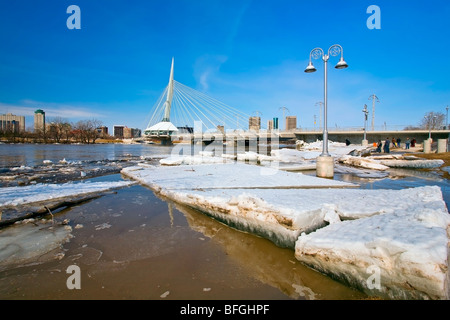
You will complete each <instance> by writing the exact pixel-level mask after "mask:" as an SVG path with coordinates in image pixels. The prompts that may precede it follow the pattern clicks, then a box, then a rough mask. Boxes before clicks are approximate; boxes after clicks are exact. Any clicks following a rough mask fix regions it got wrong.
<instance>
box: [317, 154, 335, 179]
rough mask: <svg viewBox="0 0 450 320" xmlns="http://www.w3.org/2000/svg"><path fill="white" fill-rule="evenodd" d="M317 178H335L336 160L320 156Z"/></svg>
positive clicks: (318, 158)
mask: <svg viewBox="0 0 450 320" xmlns="http://www.w3.org/2000/svg"><path fill="white" fill-rule="evenodd" d="M316 176H317V177H320V178H333V177H334V159H333V157H331V156H319V157H317V159H316Z"/></svg>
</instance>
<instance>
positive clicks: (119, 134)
mask: <svg viewBox="0 0 450 320" xmlns="http://www.w3.org/2000/svg"><path fill="white" fill-rule="evenodd" d="M123 129H125V126H114V132H113V134H114V138H116V139H123V133H124V132H123V131H124V130H123Z"/></svg>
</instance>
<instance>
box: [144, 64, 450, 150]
mask: <svg viewBox="0 0 450 320" xmlns="http://www.w3.org/2000/svg"><path fill="white" fill-rule="evenodd" d="M250 117H251V116H250V115H248V114H246V113H244V112H242V111H240V110H238V109H236V108H233V107H230V106H228V105H226V104H224V103H222V102H220V101H218V100H216V99H213V98H211V97H209V96H207V95H206V94H204V93H202V92H199V91H197V90H194V89H192V88H190V87H188V86H186V85H184V84H182V83H180V82H178V81H175V80H174V59H172V65H171V70H170V77H169V83H168V85H167V87H166V88H165V89H164V91H163V92H162V94H161V95H160V97H159V99H158V100H157V102H156V103H155V105H154V106H153V108H152V111H151V118H150V121H149V123H148V125H147V128H146V129H145V130H144V135H145V137H146V138H147V139H152V140H159V141H161V143H162V144H171V143H172V142H173V141H177V140H178V141H180V140H182V141H189V142H194V141H201V142H205V143H208V142H211V141H219V140H220V141H224V142H225V141H227V142H230V141H234V142H237V141H247V142H248V141H250V140H263V141H268V142H270V141H273V140H274V139H276V140H278V141H283V140H295V139H298V140H304V141H307V142H310V141H315V140H321V139H322V138H323V135H322V133H321V132H318V131H315V130H314V131H313V130H298V129H296V130H290V131H279V130H271V131H268V130H260V131H253V130H248V129H246V128H248V126H249V118H250ZM432 133H433V138H434V139H447V138H449V133H450V131H449V130H448V129H447V128H446V129H443V130H386V129H385V130H381V131H373V130H372V131H367V138H368V139H369V140H370V141H371V142H375V141H378V140H384V139H385V138H386V137H391V138H392V137H401V138H402V139H403V141H405V139H406V138H407V137H410V138H411V137H415V138H416V139H418V141H421V140H426V139H427V138H428V137H429V136H431V134H432ZM328 134H329V136H330V139H332V140H334V141H341V142H343V141H344V140H345V139H347V138H349V139H350V141H351V143H361V140H362V138H363V135H364V129H363V128H360V129H359V130H358V129H357V130H343V131H342V130H333V129H331V130H329V132H328Z"/></svg>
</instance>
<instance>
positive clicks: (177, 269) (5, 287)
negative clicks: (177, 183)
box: [0, 185, 366, 300]
mask: <svg viewBox="0 0 450 320" xmlns="http://www.w3.org/2000/svg"><path fill="white" fill-rule="evenodd" d="M55 219H56V220H57V221H62V220H64V219H68V220H69V225H70V226H72V228H73V230H72V235H73V238H71V239H70V241H69V242H67V243H65V244H64V245H63V248H62V249H63V252H64V257H63V258H62V259H60V260H57V259H56V260H55V259H53V260H51V261H48V262H43V263H40V264H34V265H25V266H16V267H14V268H11V269H7V270H3V271H1V272H0V299H12V300H15V299H83V300H85V299H102V300H104V299H106V300H108V299H114V300H116V299H126V300H127V299H148V300H185V299H189V300H226V299H232V300H248V299H250V300H254V299H256V300H259V299H266V300H293V299H308V300H309V299H319V300H328V299H330V300H336V299H339V300H341V299H343V300H351V299H365V298H366V296H365V295H364V294H362V293H360V292H358V291H356V290H354V289H352V288H349V287H346V286H345V285H343V284H340V283H338V282H336V281H334V280H332V279H330V278H329V277H326V276H324V275H322V274H320V273H318V272H316V271H314V270H311V269H310V268H307V267H305V266H303V265H302V264H300V263H299V262H298V261H296V259H295V257H294V251H293V250H290V249H283V248H279V247H277V246H275V245H274V244H273V243H271V242H270V241H268V240H265V239H262V238H260V237H257V236H254V235H252V234H248V233H245V232H241V231H237V230H234V229H232V228H230V227H228V226H226V225H224V224H222V223H220V222H217V221H215V220H214V219H212V218H210V217H208V216H206V215H204V214H202V213H200V212H198V211H195V210H193V209H189V208H187V207H183V206H180V205H178V204H176V203H173V202H171V201H170V200H168V199H162V198H159V197H158V196H157V195H155V194H154V193H153V191H151V190H150V189H148V188H145V187H143V186H140V185H135V186H131V187H127V188H124V189H121V190H118V191H117V192H116V193H115V194H107V195H105V196H103V197H101V198H98V199H95V200H92V201H89V202H87V203H84V204H81V205H79V206H76V207H73V208H70V209H66V210H63V211H61V212H59V213H57V214H56V215H55ZM81 226H82V227H81ZM71 265H77V266H79V267H80V273H81V279H80V284H81V288H80V289H69V288H68V286H67V280H68V278H69V276H70V275H71V274H70V273H67V269H68V267H69V266H71Z"/></svg>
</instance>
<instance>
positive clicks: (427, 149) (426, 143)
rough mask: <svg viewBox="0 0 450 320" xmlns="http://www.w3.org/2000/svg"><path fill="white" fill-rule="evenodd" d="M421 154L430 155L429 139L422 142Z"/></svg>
mask: <svg viewBox="0 0 450 320" xmlns="http://www.w3.org/2000/svg"><path fill="white" fill-rule="evenodd" d="M423 153H431V139H427V140H424V141H423Z"/></svg>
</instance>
